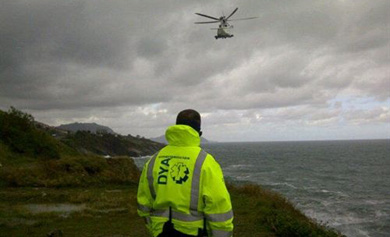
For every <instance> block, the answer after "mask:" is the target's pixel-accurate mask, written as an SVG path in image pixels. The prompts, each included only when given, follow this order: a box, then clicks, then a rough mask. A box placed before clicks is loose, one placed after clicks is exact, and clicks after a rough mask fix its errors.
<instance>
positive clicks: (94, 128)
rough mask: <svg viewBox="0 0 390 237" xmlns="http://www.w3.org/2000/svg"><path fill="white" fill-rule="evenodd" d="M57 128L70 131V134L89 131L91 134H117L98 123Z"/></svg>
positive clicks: (71, 124) (64, 125)
mask: <svg viewBox="0 0 390 237" xmlns="http://www.w3.org/2000/svg"><path fill="white" fill-rule="evenodd" d="M56 128H58V129H62V130H66V131H70V132H77V131H87V132H88V131H89V132H91V133H109V134H116V133H115V132H114V130H112V129H111V128H109V127H107V126H103V125H99V124H96V123H70V124H61V125H60V126H57V127H56Z"/></svg>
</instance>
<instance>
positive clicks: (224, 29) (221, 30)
mask: <svg viewBox="0 0 390 237" xmlns="http://www.w3.org/2000/svg"><path fill="white" fill-rule="evenodd" d="M237 10H238V7H237V8H236V9H234V10H233V12H232V13H230V15H229V16H228V17H226V16H221V17H219V18H217V17H213V16H208V15H205V14H202V13H195V14H196V15H199V16H203V17H207V18H210V19H213V20H214V21H201V22H195V24H210V23H219V26H218V28H211V29H212V30H217V35H216V36H214V37H215V39H220V38H222V39H226V38H231V37H233V36H234V35H233V34H230V33H229V31H230V29H233V25H231V24H229V23H228V21H241V20H250V19H255V18H257V17H246V18H239V19H229V18H230V17H231V16H233V14H234V13H236V12H237Z"/></svg>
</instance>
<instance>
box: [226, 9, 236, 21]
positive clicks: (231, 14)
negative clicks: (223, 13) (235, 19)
mask: <svg viewBox="0 0 390 237" xmlns="http://www.w3.org/2000/svg"><path fill="white" fill-rule="evenodd" d="M237 10H238V7H236V9H234V11H233V12H232V13H230V15H229V16H228V17H226V20H228V19H229V18H230V17H231V16H233V14H234V13H236V11H237Z"/></svg>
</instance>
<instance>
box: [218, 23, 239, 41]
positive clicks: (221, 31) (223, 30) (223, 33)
mask: <svg viewBox="0 0 390 237" xmlns="http://www.w3.org/2000/svg"><path fill="white" fill-rule="evenodd" d="M232 28H233V26H232V25H229V24H227V23H225V24H221V25H219V27H218V29H217V35H216V36H215V39H226V38H232V37H233V36H234V35H233V34H230V33H229V29H232Z"/></svg>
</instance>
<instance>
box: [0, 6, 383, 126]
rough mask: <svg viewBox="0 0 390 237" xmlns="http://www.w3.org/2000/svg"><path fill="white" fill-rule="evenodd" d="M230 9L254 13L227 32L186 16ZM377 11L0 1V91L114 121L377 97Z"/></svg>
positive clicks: (10, 99)
mask: <svg viewBox="0 0 390 237" xmlns="http://www.w3.org/2000/svg"><path fill="white" fill-rule="evenodd" d="M235 7H239V11H237V13H236V14H235V15H234V17H237V18H242V17H249V16H257V17H258V18H257V19H254V20H251V21H237V22H234V23H233V24H234V28H233V33H234V35H235V37H233V38H231V39H228V40H215V39H214V37H213V36H214V34H215V30H210V28H213V27H217V25H195V24H194V22H195V21H203V20H207V19H206V18H203V17H201V16H198V15H195V14H194V13H195V12H201V13H204V14H208V15H211V16H216V17H218V16H220V15H221V14H223V13H224V14H229V13H230V12H231V11H232V10H233V9H235ZM389 9H390V2H389V1H387V0H374V1H372V0H365V1H358V2H356V1H349V0H345V1H320V0H315V1H303V0H298V1H283V2H281V1H255V0H245V1H227V0H224V1H218V2H210V1H203V0H202V1H178V0H168V1H139V0H136V1H124V0H123V1H119V0H118V1H117V0H116V1H103V0H101V1H98V0H96V1H86V0H85V1H84V0H77V1H51V0H31V1H22V0H18V1H2V2H1V3H0V35H1V37H0V52H1V57H0V100H1V101H2V102H1V103H2V107H3V108H4V107H5V106H11V105H12V106H15V107H17V108H21V109H27V110H30V111H41V113H42V114H47V116H54V115H58V116H60V115H61V116H64V117H66V118H69V117H71V115H65V114H63V113H54V112H47V110H64V111H69V113H71V114H76V113H77V111H81V110H82V111H83V113H80V114H83V115H84V114H85V116H84V118H86V117H88V116H87V115H86V114H88V113H86V112H85V111H90V113H89V114H92V113H98V112H97V111H109V109H108V108H111V110H115V112H113V113H115V114H118V115H117V116H116V117H118V118H123V119H124V120H125V118H124V115H123V114H122V115H121V114H120V112H118V111H121V110H122V109H124V108H132V109H133V110H134V111H135V112H134V113H131V114H126V116H128V117H129V118H134V119H139V120H141V119H144V117H142V116H150V115H151V114H158V115H159V116H163V114H165V113H168V114H171V115H172V114H174V113H176V112H177V110H178V109H180V108H182V107H183V106H185V107H190V106H191V107H194V108H198V109H200V110H202V111H204V113H211V111H219V112H218V113H219V115H216V117H218V116H220V114H223V115H225V114H229V115H231V113H230V112H229V111H231V112H232V113H233V112H234V113H237V111H242V113H241V114H240V115H237V114H236V115H235V116H233V117H234V118H236V120H235V121H239V120H240V119H242V118H243V117H246V116H248V120H249V121H252V120H253V121H258V118H260V117H256V116H259V115H258V112H256V110H262V109H273V108H274V109H283V108H289V107H294V106H295V107H300V106H309V107H310V108H311V109H312V111H316V110H317V109H318V108H320V107H321V108H323V107H326V106H329V104H330V103H331V102H330V101H332V99H334V98H336V97H337V96H339V95H340V94H341V95H346V96H348V97H362V96H365V97H369V98H375V100H377V101H379V102H381V101H382V102H383V101H386V100H388V99H389V97H390V94H389V91H390V90H388V89H389V64H390V57H389V48H390V39H389V22H390V17H389V14H388V10H389ZM234 17H233V18H234ZM343 98H344V97H343ZM340 103H342V102H340ZM143 107H148V108H150V109H146V110H145V109H141V108H143ZM160 109H162V110H160ZM145 111H146V112H145ZM151 111H152V112H151ZM153 111H154V112H153ZM156 111H157V112H156ZM245 111H248V112H245ZM375 111H382V110H380V109H377V110H375ZM101 113H102V116H108V115H107V114H109V113H108V112H101ZM297 113H298V112H297ZM313 113H314V112H313ZM334 113H335V112H334V111H333V110H332V111H322V110H321V112H318V115H316V116H314V115H313V117H312V118H315V119H316V118H317V117H318V118H320V117H324V118H325V117H326V116H328V115H329V114H330V115H334ZM373 113H374V112H373ZM378 113H379V112H378ZM383 113H385V112H383ZM298 114H299V113H298ZM340 114H342V113H340ZM349 114H351V115H350V116H357V114H359V113H358V112H357V113H356V114H355V113H353V112H351V113H349ZM277 115H278V116H282V117H283V116H285V115H284V114H283V113H277ZM251 116H252V117H251ZM253 116H255V117H256V119H253ZM364 116H366V115H364ZM75 117H77V116H76V115H75ZM209 118H211V119H212V118H213V115H210V116H209ZM267 118H273V117H272V116H268V117H267V116H266V117H264V119H267ZM349 120H351V121H352V118H349ZM164 121H165V123H166V121H167V118H166V117H164ZM329 121H330V120H329ZM154 122H156V121H155V120H153V119H150V120H145V119H144V123H145V124H148V126H151V127H152V126H155V125H152V124H153V123H154ZM117 124H122V125H118V127H122V126H124V124H125V122H119V121H117ZM145 127H146V125H145Z"/></svg>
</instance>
